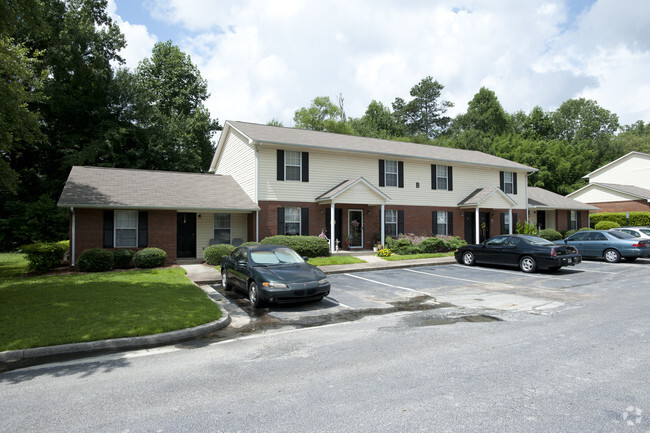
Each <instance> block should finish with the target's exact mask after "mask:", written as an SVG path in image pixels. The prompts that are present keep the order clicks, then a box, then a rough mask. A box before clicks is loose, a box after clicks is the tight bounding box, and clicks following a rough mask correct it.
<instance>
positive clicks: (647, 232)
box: [639, 229, 650, 236]
mask: <svg viewBox="0 0 650 433" xmlns="http://www.w3.org/2000/svg"><path fill="white" fill-rule="evenodd" d="M639 231H640V232H641V233H643V234H644V235H647V236H650V229H639Z"/></svg>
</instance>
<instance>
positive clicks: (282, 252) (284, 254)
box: [250, 248, 305, 265]
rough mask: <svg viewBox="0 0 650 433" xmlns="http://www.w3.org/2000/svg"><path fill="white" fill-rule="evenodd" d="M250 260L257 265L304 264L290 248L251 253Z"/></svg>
mask: <svg viewBox="0 0 650 433" xmlns="http://www.w3.org/2000/svg"><path fill="white" fill-rule="evenodd" d="M250 259H251V261H252V262H253V263H255V264H257V265H283V264H287V263H305V262H304V260H303V259H302V257H300V256H299V255H298V253H296V252H295V251H294V250H292V249H290V248H276V249H274V250H262V251H251V253H250Z"/></svg>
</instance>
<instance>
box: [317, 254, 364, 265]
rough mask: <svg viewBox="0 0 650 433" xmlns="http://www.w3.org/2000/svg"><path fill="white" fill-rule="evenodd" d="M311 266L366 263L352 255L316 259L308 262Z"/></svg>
mask: <svg viewBox="0 0 650 433" xmlns="http://www.w3.org/2000/svg"><path fill="white" fill-rule="evenodd" d="M307 263H309V264H310V265H314V266H327V265H349V264H351V263H365V261H364V260H361V259H360V258H358V257H354V256H350V255H347V254H346V255H342V256H329V257H314V258H311V259H309V260H308V261H307Z"/></svg>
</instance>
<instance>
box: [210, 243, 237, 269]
mask: <svg viewBox="0 0 650 433" xmlns="http://www.w3.org/2000/svg"><path fill="white" fill-rule="evenodd" d="M234 249H235V247H234V246H232V245H229V244H218V245H210V246H209V247H207V248H206V249H205V250H204V251H203V259H204V260H205V262H206V263H207V264H208V265H210V266H219V265H221V259H222V258H224V257H225V256H227V255H228V254H230V253H232V251H233V250H234Z"/></svg>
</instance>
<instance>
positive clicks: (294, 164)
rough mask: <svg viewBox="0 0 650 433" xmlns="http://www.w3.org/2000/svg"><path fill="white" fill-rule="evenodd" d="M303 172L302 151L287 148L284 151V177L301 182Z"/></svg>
mask: <svg viewBox="0 0 650 433" xmlns="http://www.w3.org/2000/svg"><path fill="white" fill-rule="evenodd" d="M301 173H302V157H301V155H300V152H296V151H293V150H286V151H285V152H284V179H285V180H296V181H298V182H300V181H301V180H302V178H301Z"/></svg>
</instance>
